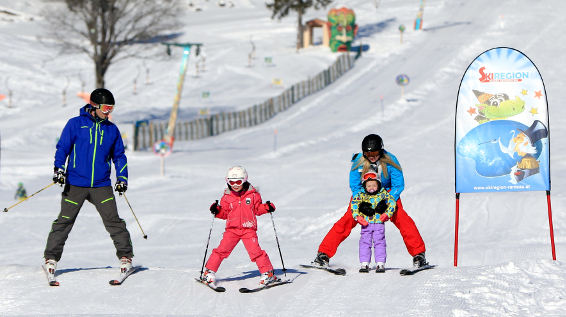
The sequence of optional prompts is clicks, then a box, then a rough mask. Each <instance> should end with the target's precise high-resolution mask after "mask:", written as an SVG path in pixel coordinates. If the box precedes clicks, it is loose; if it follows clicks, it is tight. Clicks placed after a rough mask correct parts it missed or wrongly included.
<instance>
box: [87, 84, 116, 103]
mask: <svg viewBox="0 0 566 317" xmlns="http://www.w3.org/2000/svg"><path fill="white" fill-rule="evenodd" d="M90 101H92V102H94V103H96V104H99V105H114V103H115V102H114V96H113V95H112V93H111V92H110V90H108V89H104V88H97V89H95V90H93V91H92V92H91V93H90Z"/></svg>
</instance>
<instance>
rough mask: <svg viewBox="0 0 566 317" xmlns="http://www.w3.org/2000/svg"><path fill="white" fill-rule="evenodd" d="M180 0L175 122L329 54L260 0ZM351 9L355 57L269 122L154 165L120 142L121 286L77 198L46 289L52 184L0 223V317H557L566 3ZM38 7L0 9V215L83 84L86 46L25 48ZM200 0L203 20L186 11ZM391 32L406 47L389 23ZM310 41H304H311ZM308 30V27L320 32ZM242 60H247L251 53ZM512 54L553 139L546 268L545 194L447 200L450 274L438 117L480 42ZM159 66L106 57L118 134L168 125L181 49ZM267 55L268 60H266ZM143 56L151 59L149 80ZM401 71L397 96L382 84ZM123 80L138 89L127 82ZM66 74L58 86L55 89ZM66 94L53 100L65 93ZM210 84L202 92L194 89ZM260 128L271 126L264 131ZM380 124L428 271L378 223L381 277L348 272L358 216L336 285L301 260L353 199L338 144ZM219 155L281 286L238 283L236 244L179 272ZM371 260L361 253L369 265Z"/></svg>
mask: <svg viewBox="0 0 566 317" xmlns="http://www.w3.org/2000/svg"><path fill="white" fill-rule="evenodd" d="M192 2H193V7H189V5H188V1H186V2H185V3H186V8H187V12H186V14H185V18H184V21H185V26H184V28H183V29H182V30H180V31H178V30H177V31H172V33H180V35H179V37H177V38H175V39H174V41H176V42H180V43H182V42H194V43H203V45H204V46H203V52H204V54H205V55H204V56H206V60H205V65H206V67H205V71H204V72H200V73H199V74H198V76H197V74H196V72H195V70H196V65H195V63H196V62H197V61H198V60H199V58H198V57H196V56H194V55H193V56H191V60H190V63H189V69H188V71H187V77H186V81H185V86H184V89H183V94H182V98H181V110H180V115H179V117H180V119H183V120H184V119H191V118H194V117H196V116H198V112H199V110H201V109H203V108H210V111H211V112H218V111H222V110H236V109H245V108H247V107H249V106H252V105H254V104H257V103H260V102H263V101H264V100H265V99H267V98H270V97H273V96H277V95H278V94H280V93H281V91H282V89H281V88H275V87H271V82H272V79H273V78H280V79H282V81H283V85H284V86H285V87H289V86H291V85H292V84H294V83H296V82H299V81H301V80H305V79H307V78H308V77H309V76H314V75H316V74H317V73H319V72H320V71H322V70H324V69H325V68H327V67H328V66H329V65H330V64H331V63H333V62H334V60H335V59H336V55H335V54H333V53H331V52H329V50H328V49H326V48H323V47H320V46H315V47H311V48H307V49H304V50H300V51H299V52H298V53H297V52H296V49H295V44H294V43H295V42H294V41H295V38H296V26H295V25H296V15H293V14H291V15H290V16H289V17H286V18H284V19H282V20H281V21H278V20H272V19H271V18H270V13H269V11H268V10H267V9H266V8H265V5H264V1H262V0H233V1H232V2H233V3H234V7H230V6H223V7H221V6H219V5H218V3H219V2H223V1H213V0H210V1H204V0H199V1H192ZM341 3H344V4H347V5H348V6H350V7H351V8H353V9H354V10H355V12H356V14H357V20H356V22H357V24H358V26H359V33H358V37H357V39H356V42H355V45H359V44H363V45H369V47H370V49H369V50H368V51H366V52H364V54H363V56H362V57H361V58H359V59H358V60H357V61H356V64H355V67H354V68H353V69H352V70H350V71H349V72H348V73H346V74H345V75H344V76H343V77H341V78H340V79H339V80H337V81H336V82H335V83H333V84H332V85H331V86H328V87H327V88H325V89H323V90H321V91H320V92H318V93H316V94H314V95H312V96H310V97H308V98H305V99H303V100H301V101H300V102H299V103H297V104H295V105H293V106H292V107H291V108H289V109H288V110H286V111H284V112H281V113H279V114H278V115H276V116H275V117H274V118H272V119H271V120H269V121H267V122H265V123H263V124H261V125H258V126H255V127H252V128H246V129H241V130H236V131H232V132H228V133H224V134H221V135H219V136H215V137H212V138H207V139H201V140H198V141H190V142H189V141H182V142H176V143H175V146H174V152H173V154H172V155H171V156H169V157H167V158H166V159H165V176H164V177H162V176H161V175H160V158H159V157H157V156H156V155H154V154H153V153H152V152H151V151H139V152H132V151H130V150H128V152H127V155H128V161H129V162H128V167H129V174H130V175H129V189H128V192H127V197H128V200H129V202H130V204H131V206H132V208H133V210H134V212H135V215H136V216H137V219H138V220H139V223H140V225H141V227H142V228H143V230H144V232H145V234H147V235H148V239H147V240H144V239H143V234H142V232H141V230H140V227H139V226H138V223H136V219H135V218H134V215H133V214H132V212H131V211H130V208H129V207H128V204H127V203H126V201H125V200H124V199H123V198H117V200H118V208H119V211H120V216H121V217H122V218H124V220H125V221H126V222H127V224H128V228H129V230H130V233H131V235H132V243H133V246H134V250H135V258H134V264H135V265H142V266H143V268H142V269H140V270H139V271H138V272H136V273H135V274H133V275H131V276H130V277H129V278H128V279H127V280H126V282H125V283H124V284H123V285H122V286H110V285H108V281H109V280H111V279H113V278H115V277H117V275H118V266H119V262H118V260H117V259H116V257H115V254H114V253H115V251H114V247H113V244H112V241H111V239H110V238H109V237H108V234H107V233H106V231H105V230H104V227H103V225H102V221H101V219H100V217H99V216H98V214H97V212H96V210H95V209H94V207H93V206H92V205H90V204H85V205H84V207H83V209H82V210H81V213H80V215H79V217H78V219H77V221H76V223H75V226H74V228H73V231H72V233H71V234H70V236H69V239H68V241H67V244H66V246H65V252H64V254H63V258H62V259H61V261H60V262H59V266H58V269H59V271H58V276H57V278H58V280H59V282H60V283H61V286H59V287H49V286H48V285H47V283H46V278H45V275H44V273H43V270H42V269H41V267H40V266H41V264H42V263H43V259H42V257H43V250H44V248H45V242H46V239H47V234H48V233H49V230H50V227H51V223H52V221H53V220H54V219H56V217H57V214H58V213H59V201H60V192H61V190H60V188H58V187H56V186H51V187H49V188H47V189H46V190H44V191H43V192H41V193H39V194H37V195H36V196H34V197H32V198H30V199H29V200H27V201H25V202H23V203H21V204H19V205H18V206H16V207H14V208H12V209H10V210H9V211H8V212H7V213H2V214H1V215H0V216H1V217H0V233H1V238H2V239H1V241H2V242H1V243H0V254H1V255H2V256H1V260H0V276H1V277H2V278H0V315H5V316H8V315H81V316H102V315H104V316H106V315H108V316H111V315H148V316H159V315H189V316H197V315H198V316H208V315H215V316H256V315H277V316H300V315H308V316H324V315H332V316H351V315H362V314H379V315H381V316H560V315H563V314H564V310H565V309H566V265H565V264H564V263H563V262H562V259H564V257H565V256H566V239H565V238H564V237H565V234H566V225H565V224H566V214H565V210H566V197H565V196H564V191H565V189H566V180H565V179H564V178H563V175H566V164H565V163H564V162H565V159H566V141H565V140H566V138H565V135H566V124H565V122H564V117H565V115H566V110H562V104H563V100H565V99H566V92H565V90H564V88H563V86H564V85H563V83H564V80H563V78H564V76H565V74H564V71H563V69H564V68H565V66H566V60H565V57H564V56H565V55H564V50H565V49H566V34H565V33H564V32H563V31H562V29H563V26H564V24H565V22H566V16H565V15H564V12H565V10H566V3H565V2H564V1H562V0H543V1H528V0H505V1H489V0H473V1H465V0H429V1H426V7H425V10H424V30H422V31H414V30H413V29H412V25H413V22H414V19H415V17H416V15H417V12H418V9H419V4H420V1H419V0H411V1H395V0H382V1H377V3H378V4H379V6H378V8H377V9H376V6H375V4H376V1H369V0H345V1H342V2H341ZM44 5H49V2H43V1H40V0H27V1H12V0H0V41H1V43H2V46H1V48H2V49H1V51H2V54H1V57H0V80H1V82H2V84H1V85H0V94H4V95H6V96H8V89H10V90H12V106H13V107H11V108H9V107H8V105H9V103H8V102H9V98H8V97H6V98H5V99H4V100H2V101H0V131H1V134H2V157H1V158H2V160H1V170H0V200H1V201H2V203H3V204H4V205H3V206H2V207H9V206H11V205H13V204H15V203H16V201H15V200H14V193H15V191H16V187H17V184H18V182H23V183H24V185H25V187H26V189H27V191H28V195H30V194H32V193H34V192H36V191H38V190H40V189H42V188H43V187H45V186H47V185H49V184H50V182H51V176H52V170H53V155H54V151H55V144H56V140H57V138H58V137H59V135H60V133H61V130H62V128H63V127H64V125H65V123H66V122H67V120H68V119H69V118H71V117H73V116H76V115H78V113H79V112H78V111H79V108H80V107H81V106H82V105H83V101H82V100H81V99H79V98H78V97H76V96H75V94H76V92H79V91H80V90H81V82H80V80H79V73H80V76H81V78H82V80H83V81H84V82H85V90H86V91H91V90H92V89H93V88H94V86H93V85H94V84H93V82H94V75H93V66H92V63H91V62H90V61H89V60H88V58H87V57H86V56H84V55H65V56H58V55H57V50H56V48H54V47H51V46H45V45H43V44H41V43H39V42H38V39H37V36H42V37H43V42H44V43H48V42H49V38H48V37H46V35H45V29H46V26H45V22H44V19H43V17H42V14H43V12H44V10H43V9H42V8H43V6H44ZM196 6H199V7H200V9H201V10H200V11H198V12H197V11H195V7H196ZM327 11H328V8H327V9H325V10H321V11H315V10H314V9H313V10H309V11H308V12H307V14H306V16H305V17H304V21H306V20H308V19H311V18H323V19H324V18H325V16H326V12H327ZM400 24H404V25H405V26H406V30H405V32H404V34H403V43H402V44H401V43H400V34H399V25H400ZM316 36H317V35H316V34H315V38H316ZM318 36H321V33H320V34H319V35H318ZM250 40H251V41H253V43H254V45H255V46H256V51H255V53H256V59H253V60H252V65H251V66H252V67H248V66H249V64H248V54H249V53H250V52H251V50H252V45H251V43H250ZM502 46H503V47H512V48H515V49H517V50H520V51H521V52H523V53H524V54H526V55H527V56H528V57H529V58H530V59H531V60H532V61H533V62H534V63H535V65H536V66H537V67H538V69H539V71H540V73H541V75H542V77H543V80H544V82H545V85H546V95H547V96H546V98H547V100H548V104H549V114H550V119H549V120H550V122H549V126H550V128H551V129H550V131H551V132H552V133H551V135H552V142H551V145H552V146H551V151H550V153H551V166H552V169H551V177H552V180H553V181H554V182H553V183H552V192H551V194H552V195H551V202H552V212H553V216H554V217H553V221H554V236H555V240H556V254H557V260H556V261H554V260H553V259H552V254H551V244H550V234H549V221H548V220H549V219H548V209H547V200H546V195H545V193H544V192H523V193H492V194H462V195H461V197H460V232H459V253H458V266H457V267H455V266H454V224H455V195H454V111H455V105H456V96H457V93H458V87H459V84H460V80H461V78H462V75H463V73H464V72H465V70H466V68H467V67H468V65H469V64H470V63H471V62H472V61H473V59H474V58H475V57H476V56H478V55H479V54H481V53H482V52H484V51H486V50H488V49H491V48H494V47H502ZM155 52H161V56H160V59H159V60H157V59H152V60H147V61H146V62H145V63H142V61H140V60H127V61H124V62H121V63H118V64H116V65H113V66H111V68H110V70H109V72H108V74H107V76H106V87H107V88H109V89H110V90H111V91H112V92H113V93H114V96H115V98H116V100H117V104H116V111H115V112H114V113H113V120H114V122H116V123H117V124H119V126H120V128H121V129H122V128H123V129H128V127H129V126H131V123H132V122H134V121H136V120H140V119H157V120H163V121H164V120H167V118H168V115H169V111H170V109H171V106H172V104H173V97H174V93H175V88H176V83H177V77H178V72H179V66H180V62H181V54H182V52H181V51H180V49H175V48H173V49H172V55H171V57H167V56H166V55H165V47H163V46H159V47H157V48H155ZM265 57H271V58H272V60H273V64H274V65H273V66H269V65H266V63H265V59H264V58H265ZM146 67H147V68H148V69H149V70H150V71H149V77H146V75H147V73H146ZM399 74H407V75H408V76H409V77H410V79H411V82H410V84H409V85H408V86H407V87H405V91H404V98H402V96H401V88H400V87H399V86H397V84H396V83H395V77H396V76H397V75H399ZM134 79H137V94H134V93H133V81H134ZM67 80H68V81H67ZM64 89H66V92H67V105H66V106H65V107H63V106H62V105H63V101H62V91H63V90H64ZM202 92H210V93H211V96H212V97H211V100H210V101H207V102H204V101H203V100H201V95H202ZM275 131H277V133H275ZM370 133H377V134H379V135H381V136H382V137H383V139H384V143H385V148H386V149H387V150H388V151H390V152H391V153H393V154H394V155H396V156H397V158H398V159H399V161H400V162H401V165H402V167H403V171H404V175H405V184H406V187H405V191H404V192H403V194H402V196H401V197H402V200H403V205H404V207H405V209H406V210H407V211H408V213H409V215H410V216H411V217H412V218H413V220H414V221H415V222H416V224H417V226H418V228H419V230H420V233H421V234H422V236H423V238H424V240H425V242H426V246H427V252H426V256H427V260H428V261H429V262H431V263H433V264H437V265H438V267H437V268H435V269H433V270H428V271H423V272H421V273H418V274H417V275H415V276H400V275H399V274H398V272H399V270H400V269H401V268H405V267H408V266H410V265H411V257H410V256H409V254H408V253H407V251H406V248H405V246H404V244H403V241H402V238H401V236H400V234H399V231H398V230H397V229H396V228H395V226H394V225H392V224H391V223H387V224H386V238H387V251H388V258H387V264H386V267H387V268H388V270H387V272H386V273H385V274H375V273H373V272H372V273H369V274H360V273H358V272H357V271H358V268H359V263H358V237H359V230H360V229H359V227H357V228H355V229H354V230H353V231H352V234H351V236H350V237H349V238H348V239H347V240H346V241H344V243H342V245H341V246H340V248H339V249H338V253H337V255H336V256H335V257H333V258H332V259H331V261H330V263H331V265H332V266H336V267H343V268H345V269H346V270H347V271H348V273H347V274H346V276H335V275H332V274H329V273H327V272H323V271H318V270H312V269H305V268H302V267H300V264H301V263H309V262H310V261H312V260H313V259H314V257H315V255H316V251H317V248H318V245H319V243H320V242H321V240H322V238H323V237H324V235H325V234H326V233H327V232H328V230H329V229H330V227H331V226H332V225H333V223H334V222H335V221H337V220H338V219H339V218H340V217H341V216H342V215H343V214H344V212H345V210H346V207H347V204H348V202H349V198H350V189H349V187H348V172H349V168H350V158H351V155H352V154H353V153H355V152H357V151H358V150H359V146H360V143H361V140H362V138H363V137H364V136H365V135H367V134H370ZM233 165H242V166H244V167H246V169H247V170H248V172H249V175H250V176H249V181H250V182H251V183H252V184H253V185H254V186H257V187H260V190H261V194H262V196H263V199H264V200H270V201H272V202H273V203H274V204H275V206H276V207H277V210H276V211H275V212H274V213H273V222H272V219H271V217H270V216H269V215H264V216H261V217H259V218H258V222H259V228H258V236H259V240H260V245H261V246H262V248H264V249H265V250H266V251H267V253H268V254H269V256H270V259H271V261H272V263H273V265H274V266H275V267H276V274H277V275H279V276H282V277H283V278H285V276H284V275H283V272H282V268H283V266H282V262H281V258H280V256H279V250H278V246H277V242H276V237H275V232H274V228H273V225H275V228H276V232H277V235H278V240H279V244H280V248H281V254H282V255H283V261H284V264H285V268H286V269H287V272H286V278H288V279H292V280H293V283H292V284H290V285H283V286H278V287H276V288H273V289H269V290H266V291H262V292H259V293H254V294H241V293H239V292H238V289H239V288H240V287H252V286H255V285H256V284H257V283H258V281H259V273H258V271H257V267H256V266H255V264H254V263H252V262H251V261H250V260H249V257H248V255H247V253H246V251H245V249H244V248H243V246H242V245H241V244H240V245H238V246H237V247H236V249H235V250H234V252H233V253H232V254H231V256H230V257H229V258H228V259H226V260H225V261H224V262H223V263H222V266H221V267H220V269H219V271H218V273H217V278H218V284H219V285H222V286H224V287H226V289H227V290H226V292H225V293H215V292H213V291H211V290H210V289H207V288H206V287H205V286H203V285H200V284H198V283H195V282H194V278H195V277H198V276H199V272H200V270H201V266H202V263H203V257H204V253H205V249H206V244H207V238H208V234H209V232H210V228H211V226H212V235H211V239H210V245H209V248H208V254H210V252H211V250H212V249H213V248H215V247H216V246H217V245H218V243H219V241H220V239H221V237H222V233H223V231H224V221H222V220H218V219H217V220H214V221H212V216H211V215H210V212H209V211H208V208H209V206H210V204H211V203H212V202H214V200H216V199H220V197H221V195H222V192H223V189H224V187H225V183H224V175H225V173H226V171H227V170H228V168H230V167H231V166H233ZM373 266H375V264H373Z"/></svg>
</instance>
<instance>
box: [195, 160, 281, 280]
mask: <svg viewBox="0 0 566 317" xmlns="http://www.w3.org/2000/svg"><path fill="white" fill-rule="evenodd" d="M247 180H248V173H247V172H246V170H245V169H244V168H243V167H241V166H234V167H232V168H230V170H229V171H228V174H227V175H226V183H227V184H228V188H227V189H226V190H225V191H224V196H222V199H221V200H220V204H218V200H217V201H216V202H215V203H213V204H212V205H211V206H210V211H211V212H212V213H213V214H214V215H215V217H216V218H220V219H225V220H226V231H225V232H224V236H223V238H222V241H220V245H219V246H218V248H216V249H214V250H213V251H212V254H211V255H210V258H209V259H208V262H206V271H205V272H204V275H203V277H202V278H203V280H204V281H205V282H206V283H208V284H211V283H212V284H214V283H215V281H216V278H215V273H216V272H217V270H218V267H219V266H220V264H221V263H222V261H223V260H224V259H225V258H227V257H228V256H229V255H230V253H232V250H234V248H235V247H236V245H237V244H238V242H240V240H242V242H243V243H244V246H245V247H246V250H247V251H248V254H249V256H250V260H252V262H255V263H256V264H257V267H258V268H259V272H260V273H261V281H260V285H267V284H269V283H272V282H275V281H277V280H278V278H277V277H276V276H275V274H274V271H273V266H272V265H271V261H270V260H269V257H268V256H267V253H266V252H265V251H264V250H262V249H261V247H260V246H259V242H258V238H257V232H256V231H257V220H256V216H261V215H263V214H266V213H268V212H273V211H275V206H274V205H273V204H272V203H271V202H269V201H267V202H266V203H265V204H262V201H261V195H260V194H259V192H258V191H257V190H256V189H255V188H254V187H253V186H252V185H251V184H250V183H248V181H247Z"/></svg>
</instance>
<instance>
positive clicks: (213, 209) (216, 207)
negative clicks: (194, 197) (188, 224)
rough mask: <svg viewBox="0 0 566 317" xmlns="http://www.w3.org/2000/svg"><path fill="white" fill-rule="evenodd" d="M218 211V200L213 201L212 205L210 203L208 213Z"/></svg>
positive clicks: (214, 213)
mask: <svg viewBox="0 0 566 317" xmlns="http://www.w3.org/2000/svg"><path fill="white" fill-rule="evenodd" d="M219 212H220V205H219V204H218V200H216V201H214V203H212V205H210V213H211V214H213V215H215V216H216V215H217V214H218V213H219Z"/></svg>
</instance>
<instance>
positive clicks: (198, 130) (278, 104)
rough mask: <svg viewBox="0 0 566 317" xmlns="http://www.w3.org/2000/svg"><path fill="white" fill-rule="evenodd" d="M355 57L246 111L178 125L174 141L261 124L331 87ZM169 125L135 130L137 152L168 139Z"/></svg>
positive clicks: (342, 58) (151, 124) (342, 59)
mask: <svg viewBox="0 0 566 317" xmlns="http://www.w3.org/2000/svg"><path fill="white" fill-rule="evenodd" d="M354 60H355V59H354V57H349V56H348V55H347V54H343V55H340V56H339V57H338V58H337V59H336V62H334V63H333V64H332V65H331V66H330V67H328V69H326V70H324V71H322V72H320V73H319V74H318V75H316V76H314V77H312V78H309V79H307V80H304V81H302V82H299V83H297V84H295V85H293V86H291V87H289V88H288V89H287V90H285V91H284V92H283V93H282V94H281V95H279V96H276V97H273V98H269V99H268V100H266V101H264V102H263V103H260V104H258V105H254V106H252V107H249V108H247V109H245V110H240V111H232V112H220V113H216V114H212V115H209V116H207V117H202V118H197V119H194V120H192V121H188V122H177V126H176V127H175V132H174V136H173V137H174V138H175V141H187V140H198V139H202V138H206V137H209V136H214V135H218V134H220V133H223V132H226V131H232V130H235V129H241V128H247V127H251V126H254V125H256V124H260V123H262V122H264V121H266V120H269V119H270V118H271V117H273V116H274V115H276V114H277V113H279V112H281V111H283V110H285V109H287V108H289V107H290V106H292V105H293V104H294V103H296V102H298V101H299V100H301V99H303V98H304V97H307V96H309V95H311V94H313V93H315V92H317V91H319V90H321V89H323V88H325V87H326V86H328V85H330V84H332V83H333V82H334V81H335V80H336V79H337V78H338V77H340V76H342V74H344V73H345V72H347V71H348V70H350V68H352V67H353V66H354ZM166 129H167V122H165V121H163V122H149V123H147V124H138V125H136V126H135V127H134V151H138V150H145V149H147V148H150V147H151V146H153V144H154V143H155V142H157V141H159V140H162V139H163V137H164V136H165V130H166Z"/></svg>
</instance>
